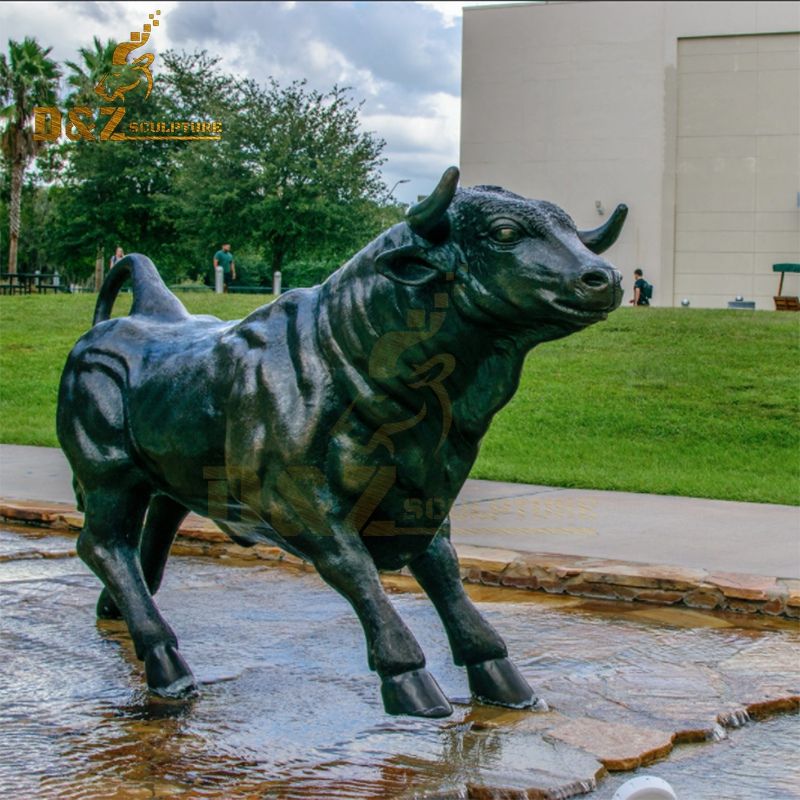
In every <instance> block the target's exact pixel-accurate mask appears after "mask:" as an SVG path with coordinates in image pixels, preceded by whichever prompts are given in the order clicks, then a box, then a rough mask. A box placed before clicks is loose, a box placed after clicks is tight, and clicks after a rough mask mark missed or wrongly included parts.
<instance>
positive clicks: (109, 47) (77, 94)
mask: <svg viewBox="0 0 800 800" xmlns="http://www.w3.org/2000/svg"><path fill="white" fill-rule="evenodd" d="M93 44H94V49H91V48H89V47H81V48H80V50H78V54H79V55H80V57H81V63H76V62H74V61H67V62H66V64H67V66H68V67H69V69H70V71H71V73H72V74H71V75H70V76H69V77H68V78H67V83H68V84H69V85H70V86H71V87H72V89H73V93H72V94H71V95H70V98H69V102H70V103H71V104H75V105H78V104H87V105H88V104H94V103H96V102H97V96H96V95H95V92H94V87H95V86H96V85H97V82H98V81H99V80H100V78H102V77H103V75H105V74H107V73H108V72H110V71H111V66H112V62H111V59H112V58H113V56H114V50H115V49H116V47H117V43H116V42H115V41H114V40H113V39H109V40H108V41H107V42H106V43H105V44H103V42H102V41H100V37H98V36H95V37H94V42H93Z"/></svg>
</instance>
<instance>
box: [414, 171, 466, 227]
mask: <svg viewBox="0 0 800 800" xmlns="http://www.w3.org/2000/svg"><path fill="white" fill-rule="evenodd" d="M458 176H459V172H458V167H448V168H447V169H446V170H445V171H444V175H442V177H441V179H440V180H439V185H438V186H437V187H436V188H435V189H434V190H433V192H431V194H429V195H428V196H427V197H426V198H425V199H424V200H422V201H420V202H419V203H417V204H416V205H414V206H411V208H409V209H408V211H407V212H406V222H407V223H408V227H409V228H411V230H412V231H414V233H417V234H419V235H420V236H427V235H428V234H429V233H430V232H431V231H432V230H433V229H434V228H435V227H436V226H437V225H438V224H439V222H440V221H441V219H442V217H443V216H444V215H445V213H446V212H447V209H448V207H449V206H450V203H451V202H452V201H453V195H454V194H455V193H456V187H457V186H458Z"/></svg>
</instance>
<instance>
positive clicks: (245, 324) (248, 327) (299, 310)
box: [232, 286, 320, 347]
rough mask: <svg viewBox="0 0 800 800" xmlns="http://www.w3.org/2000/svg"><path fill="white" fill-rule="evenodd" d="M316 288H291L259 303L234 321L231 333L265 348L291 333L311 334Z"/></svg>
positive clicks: (316, 300)
mask: <svg viewBox="0 0 800 800" xmlns="http://www.w3.org/2000/svg"><path fill="white" fill-rule="evenodd" d="M319 300H320V293H319V287H318V286H313V287H311V288H309V289H291V290H290V291H288V292H286V293H285V294H282V295H281V296H280V297H277V298H275V300H273V301H272V302H271V303H267V304H266V305H263V306H260V307H259V308H257V309H256V310H255V311H253V312H252V313H250V314H248V315H247V316H246V317H245V318H244V319H242V320H240V321H239V322H238V323H236V325H235V327H234V328H233V330H232V332H233V333H235V334H238V335H241V336H243V337H244V338H245V340H246V341H247V342H248V343H249V344H250V345H251V346H252V347H265V346H267V345H269V344H274V343H276V342H278V341H281V340H284V339H285V337H286V335H287V334H288V333H289V331H290V330H291V332H292V333H294V334H297V333H299V332H307V333H308V335H311V332H312V331H313V328H314V323H315V320H316V315H317V308H318V306H319Z"/></svg>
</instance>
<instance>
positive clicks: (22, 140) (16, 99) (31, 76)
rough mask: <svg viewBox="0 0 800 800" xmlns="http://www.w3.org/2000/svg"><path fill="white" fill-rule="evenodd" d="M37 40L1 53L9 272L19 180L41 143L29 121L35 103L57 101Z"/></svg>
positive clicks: (53, 74) (51, 68) (52, 74)
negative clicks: (8, 170) (8, 194)
mask: <svg viewBox="0 0 800 800" xmlns="http://www.w3.org/2000/svg"><path fill="white" fill-rule="evenodd" d="M51 49H52V48H50V47H48V48H47V49H46V50H45V49H43V48H42V46H41V45H40V44H39V43H38V42H37V41H36V39H33V38H31V37H30V36H26V37H25V40H24V41H23V42H14V41H11V40H9V42H8V59H6V56H5V54H4V53H0V106H2V107H1V108H0V120H2V121H4V123H5V124H4V126H3V129H2V133H0V148H2V153H3V156H4V158H5V159H6V161H7V162H8V164H9V165H10V166H11V199H10V203H9V209H8V227H9V245H8V271H9V272H16V271H17V247H18V244H19V227H20V204H21V201H22V179H23V177H24V175H25V170H26V169H27V168H28V165H29V164H30V163H31V161H32V160H33V158H34V157H35V156H36V155H37V154H38V153H39V151H40V150H41V148H42V147H43V146H44V144H45V143H44V142H38V141H36V140H35V139H34V138H33V130H32V129H31V121H32V119H33V109H34V108H35V107H36V106H52V105H55V103H56V94H57V90H58V78H59V76H60V74H61V73H60V72H59V69H58V65H57V64H56V62H55V61H53V60H52V59H50V58H48V57H47V56H48V55H49V53H50V50H51Z"/></svg>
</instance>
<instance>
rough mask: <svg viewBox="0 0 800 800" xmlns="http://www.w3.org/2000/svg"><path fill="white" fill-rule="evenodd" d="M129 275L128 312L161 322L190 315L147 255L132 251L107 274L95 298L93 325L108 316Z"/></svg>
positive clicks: (175, 320) (103, 320) (177, 319)
mask: <svg viewBox="0 0 800 800" xmlns="http://www.w3.org/2000/svg"><path fill="white" fill-rule="evenodd" d="M128 278H130V279H131V282H132V283H133V306H132V308H131V315H142V316H146V317H153V318H156V319H158V320H160V321H162V322H179V321H180V320H182V319H186V318H187V317H188V316H189V312H188V311H187V310H186V309H185V308H184V305H183V303H181V301H180V300H178V298H177V297H175V295H174V294H172V292H171V291H170V290H169V289H168V288H167V286H166V284H165V283H164V281H163V280H161V276H160V275H159V274H158V270H157V269H156V267H155V264H153V262H152V261H151V260H150V259H149V258H148V257H147V256H143V255H141V254H139V253H132V254H131V255H129V256H125V258H123V259H121V260H120V261H118V262H117V263H116V264H115V265H114V266H113V267H112V269H111V271H110V272H109V273H108V276H107V277H106V279H105V281H104V282H103V285H102V287H101V288H100V294H99V295H98V297H97V304H96V305H95V307H94V319H93V320H92V325H97V324H98V323H100V322H105V321H106V320H107V319H109V318H110V317H111V309H112V308H113V307H114V301H115V300H116V299H117V295H118V294H119V290H120V289H121V288H122V285H123V284H124V283H125V281H126V280H128Z"/></svg>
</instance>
